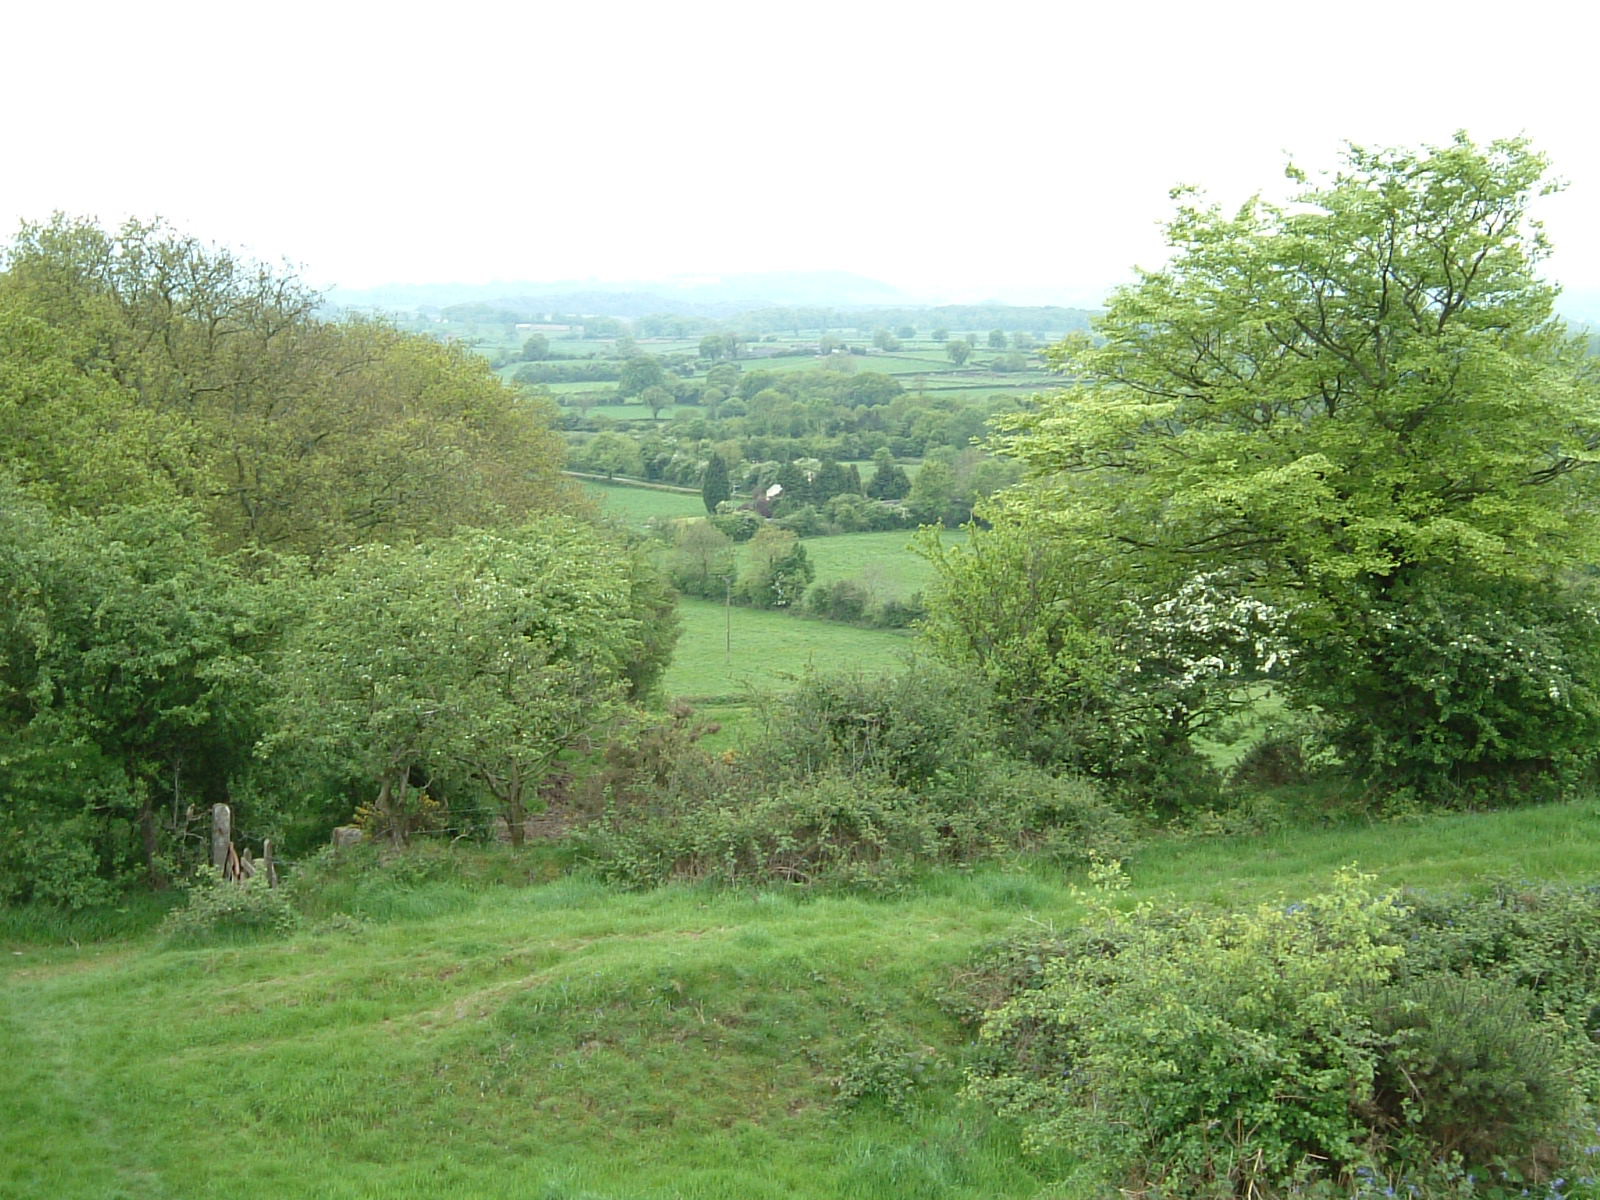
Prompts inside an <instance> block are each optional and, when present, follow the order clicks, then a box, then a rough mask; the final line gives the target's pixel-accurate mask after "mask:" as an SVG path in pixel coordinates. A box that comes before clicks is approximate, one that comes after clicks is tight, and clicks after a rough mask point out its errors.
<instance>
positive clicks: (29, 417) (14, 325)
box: [0, 308, 182, 512]
mask: <svg viewBox="0 0 1600 1200" xmlns="http://www.w3.org/2000/svg"><path fill="white" fill-rule="evenodd" d="M181 438H182V430H181V428H180V427H179V426H178V425H177V423H176V422H173V421H169V420H164V419H163V418H162V417H161V416H160V415H158V414H156V413H153V412H151V411H149V410H147V409H142V408H141V407H140V406H139V404H138V400H137V397H136V396H135V395H134V393H133V392H132V391H131V390H129V389H128V388H126V387H124V386H122V385H121V384H120V383H118V382H117V381H116V380H115V379H113V378H111V376H110V375H109V374H107V373H106V372H104V371H103V370H98V369H94V368H90V369H87V370H86V369H83V368H82V367H81V366H80V364H79V362H78V360H77V356H75V355H74V354H73V353H72V351H71V347H70V345H69V343H68V340H67V338H65V337H64V336H63V335H62V333H61V332H60V331H59V330H56V329H53V328H51V327H50V326H49V325H47V324H46V323H45V322H43V321H41V320H39V319H38V318H36V317H31V316H27V315H25V314H23V313H20V312H16V311H13V310H10V309H4V308H0V462H4V463H5V464H7V466H8V467H9V469H10V471H11V472H12V474H13V477H14V478H15V480H16V482H17V483H19V484H20V485H21V486H22V487H23V488H24V489H25V490H27V491H28V492H30V493H31V494H33V495H35V496H38V497H40V498H42V499H45V500H47V501H49V502H50V503H51V504H52V505H53V506H55V507H57V508H66V509H76V510H77V511H80V512H99V511H101V510H103V509H105V508H106V507H107V506H109V505H113V504H128V503H137V502H140V501H155V500H162V499H170V498H173V497H174V496H175V494H176V489H175V488H174V487H173V483H172V480H171V478H170V477H169V476H167V475H166V474H164V473H162V472H160V471H159V470H157V469H156V467H155V464H156V463H158V462H159V461H161V459H162V457H163V455H164V454H169V453H181V452H182V441H181Z"/></svg>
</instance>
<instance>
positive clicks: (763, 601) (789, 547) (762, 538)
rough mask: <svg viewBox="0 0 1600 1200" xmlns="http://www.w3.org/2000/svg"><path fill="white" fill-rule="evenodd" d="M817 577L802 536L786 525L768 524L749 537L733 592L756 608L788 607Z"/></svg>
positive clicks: (799, 599) (801, 595)
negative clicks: (741, 568)
mask: <svg viewBox="0 0 1600 1200" xmlns="http://www.w3.org/2000/svg"><path fill="white" fill-rule="evenodd" d="M814 578H816V568H815V567H813V566H812V565H811V561H810V560H809V559H808V558H807V557H806V548H805V547H804V546H803V545H801V543H800V539H799V538H798V537H796V536H795V534H794V533H792V532H791V531H789V530H787V529H779V528H777V527H775V526H772V525H766V526H763V527H762V528H761V529H759V530H758V531H757V532H756V534H755V536H754V537H752V538H751V539H750V546H749V550H748V551H747V552H746V555H745V562H744V569H743V570H742V571H741V572H740V573H739V578H738V580H737V581H736V582H735V583H734V585H733V587H734V594H735V595H736V596H738V597H739V598H740V599H741V600H743V601H744V602H746V603H747V604H753V605H755V607H757V608H789V607H792V606H794V605H798V604H799V603H800V602H801V600H802V599H803V598H804V597H805V592H806V588H807V586H809V584H810V583H811V581H812V580H813V579H814Z"/></svg>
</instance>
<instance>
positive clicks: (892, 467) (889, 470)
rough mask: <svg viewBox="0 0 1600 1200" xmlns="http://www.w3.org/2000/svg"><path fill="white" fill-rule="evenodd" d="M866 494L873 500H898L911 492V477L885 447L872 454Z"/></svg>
mask: <svg viewBox="0 0 1600 1200" xmlns="http://www.w3.org/2000/svg"><path fill="white" fill-rule="evenodd" d="M866 494H867V496H868V498H870V499H873V500H900V499H903V498H905V497H906V496H908V495H910V494H911V477H910V476H909V475H907V474H906V472H905V468H904V467H902V466H900V465H899V464H898V463H896V462H895V461H894V456H893V455H891V454H890V453H889V451H888V450H887V449H879V450H878V451H877V452H876V453H875V454H873V456H872V478H871V479H869V480H867V492H866Z"/></svg>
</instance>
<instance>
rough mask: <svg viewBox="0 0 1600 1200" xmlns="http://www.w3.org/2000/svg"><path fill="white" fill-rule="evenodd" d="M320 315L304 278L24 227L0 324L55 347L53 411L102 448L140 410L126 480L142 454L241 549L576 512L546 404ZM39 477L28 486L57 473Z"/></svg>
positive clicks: (454, 352)
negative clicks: (39, 329)
mask: <svg viewBox="0 0 1600 1200" xmlns="http://www.w3.org/2000/svg"><path fill="white" fill-rule="evenodd" d="M319 304H320V298H319V297H318V296H317V295H316V293H314V292H312V291H311V290H310V289H308V288H306V287H305V286H304V285H302V284H301V283H299V282H298V281H296V280H294V279H292V278H283V277H281V276H279V275H277V274H275V273H274V272H272V271H270V270H268V269H267V268H265V267H262V266H259V265H257V264H252V263H248V262H244V261H241V260H239V259H237V258H235V257H234V256H233V255H231V254H230V253H229V252H227V251H226V250H220V249H215V248H212V247H209V246H206V245H204V244H202V243H200V242H198V241H197V240H196V239H194V238H189V237H184V236H181V235H179V234H177V233H175V232H173V231H172V230H170V229H168V228H166V227H165V226H163V225H160V224H150V223H141V222H129V223H128V224H127V225H125V226H124V227H123V228H122V229H121V230H119V231H118V232H116V233H114V234H110V233H106V232H105V231H103V230H101V229H100V228H99V227H98V226H95V225H93V224H90V223H85V222H75V221H71V220H68V219H66V218H57V219H56V220H55V221H53V222H51V223H49V224H46V225H35V226H25V227H24V228H23V230H22V231H21V232H20V233H19V234H18V235H17V237H16V238H15V239H14V240H13V242H12V243H11V244H10V246H9V247H7V249H6V252H5V270H4V271H3V272H0V309H5V310H9V311H10V312H11V313H14V314H18V315H19V318H20V319H21V320H23V321H24V323H25V322H26V321H27V320H29V319H31V320H32V321H37V322H41V323H42V324H43V325H44V326H46V327H48V329H49V330H50V331H51V336H52V337H53V338H54V340H55V344H56V347H57V349H56V351H52V352H51V353H52V354H54V365H52V366H50V367H48V371H50V372H54V373H55V375H56V376H57V378H56V379H55V381H54V382H52V383H51V385H50V393H51V394H53V395H55V396H56V397H57V398H56V399H55V400H53V401H51V403H50V405H49V407H55V408H56V409H57V414H56V415H58V416H60V417H62V418H68V417H70V418H71V420H73V421H74V422H75V424H76V425H77V426H78V427H79V428H80V429H81V430H82V431H84V432H91V433H92V431H93V429H94V427H95V426H96V425H97V424H99V425H104V423H105V421H106V420H107V419H108V418H109V417H110V416H111V415H113V410H115V409H121V410H125V412H126V415H127V416H129V417H130V418H131V419H129V420H126V421H124V420H122V419H121V416H122V414H117V415H118V420H117V424H116V427H115V433H114V435H113V436H107V437H106V438H105V439H104V444H103V446H102V447H101V448H100V449H99V450H98V451H97V455H96V457H103V458H104V460H105V463H104V465H105V467H106V468H107V474H108V476H110V477H112V478H115V477H116V475H117V474H118V473H119V472H120V473H121V474H122V475H123V477H126V475H127V471H128V464H127V462H126V456H127V455H129V454H137V455H140V456H143V458H144V461H143V463H142V466H143V468H144V471H145V473H146V474H147V475H149V476H151V477H153V478H155V479H158V480H160V481H161V487H163V488H164V489H165V490H167V491H168V492H175V493H176V494H177V495H179V496H181V497H185V498H187V499H189V500H191V501H193V502H194V503H196V504H197V505H199V506H200V508H201V509H202V511H203V512H204V515H205V516H206V518H207V523H208V525H209V529H210V532H211V534H212V536H213V537H214V538H215V540H216V541H217V543H218V544H219V545H220V546H222V547H223V548H226V549H236V548H240V549H242V548H248V549H250V550H252V551H260V550H264V549H270V550H289V551H294V552H297V553H302V554H305V555H307V556H308V557H311V558H313V559H316V558H320V557H322V556H324V555H326V554H328V553H331V552H333V551H336V550H337V549H338V548H341V547H343V546H348V545H351V544H352V543H355V542H361V541H366V540H371V539H375V538H393V539H399V540H406V539H411V538H416V537H421V536H427V535H429V534H436V533H442V532H446V531H448V530H451V529H454V528H457V527H459V526H461V525H464V524H481V523H502V522H515V521H518V520H521V519H525V518H526V517H527V516H528V515H529V514H531V513H533V512H537V511H540V510H542V509H544V508H547V507H557V506H561V505H565V504H567V503H569V501H570V493H569V491H568V488H567V485H566V484H565V483H564V482H563V481H562V479H561V476H560V467H561V464H562V458H563V448H562V445H561V443H560V441H559V439H558V438H556V437H555V435H554V434H553V433H552V432H551V430H550V428H549V424H550V411H549V409H548V407H547V406H545V405H542V404H540V403H537V402H533V401H529V400H527V399H525V398H522V397H519V396H518V395H517V394H515V393H514V392H512V391H511V390H510V389H507V388H505V387H503V386H502V385H501V384H500V382H499V381H498V380H497V379H496V378H495V377H494V375H493V374H492V373H491V371H490V370H489V367H488V365H487V363H486V362H484V360H483V359H482V358H481V357H480V356H478V355H476V354H473V353H472V352H471V351H470V350H468V349H466V348H464V347H462V346H460V345H456V344H446V343H442V342H439V341H436V340H434V339H432V338H427V337H421V336H417V335H412V334H405V333H401V332H399V331H397V330H395V329H393V328H391V327H388V326H386V325H382V324H379V323H375V322H361V321H348V322H339V323H330V322H326V321H323V320H320V319H319V318H318V317H317V315H316V313H317V308H318V306H319ZM30 338H33V335H30ZM7 340H8V342H9V341H10V339H7ZM34 340H35V341H37V339H36V338H35V339H34ZM39 353H40V350H39V349H38V346H37V345H35V348H34V349H32V350H29V349H26V347H25V346H12V345H8V346H7V348H6V349H5V350H0V362H6V361H10V362H12V363H14V364H15V363H17V362H19V360H21V359H23V358H28V359H29V360H30V361H31V362H32V365H31V366H26V367H24V368H23V371H22V373H23V374H24V375H26V374H33V375H35V376H37V373H38V372H39V371H40V370H42V369H45V368H44V367H43V365H42V363H41V362H40V360H39V358H38V355H39ZM68 368H70V370H69V369H68ZM63 371H67V373H68V374H69V375H70V374H72V373H76V376H77V378H76V379H75V380H69V379H68V378H67V377H66V376H64V375H63V374H62V372H63ZM6 373H7V368H5V367H4V366H0V376H3V375H5V374H6ZM4 387H5V384H4V382H3V380H0V388H4ZM90 395H93V396H94V397H95V398H96V399H95V404H96V405H97V406H98V407H99V409H100V412H99V415H97V416H91V415H89V413H88V411H87V409H85V408H84V407H83V405H84V404H85V403H86V401H87V398H88V397H89V396H90ZM72 396H77V397H78V399H77V400H75V401H73V404H74V405H75V406H77V408H78V411H77V413H75V414H68V413H66V412H65V411H63V410H62V407H61V406H62V404H63V403H64V402H65V401H66V400H67V398H68V397H72ZM27 407H28V408H30V409H31V410H32V411H33V412H35V413H38V412H42V411H43V409H44V407H46V406H45V405H41V404H40V403H39V402H38V401H37V400H35V401H30V403H29V405H28V406H27ZM107 432H108V434H109V433H111V431H110V430H109V429H108V430H107ZM115 455H122V456H123V458H124V462H123V464H121V465H118V464H117V463H115V462H114V461H113V457H114V456H115ZM36 462H37V464H38V465H37V467H36V468H33V469H30V472H28V473H32V471H33V470H40V471H46V470H50V469H53V468H50V467H49V466H48V464H47V463H46V462H45V461H44V459H43V458H38V459H36ZM133 494H135V495H138V494H150V489H149V488H148V487H146V488H137V487H135V488H134V491H133Z"/></svg>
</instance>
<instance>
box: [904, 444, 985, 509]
mask: <svg viewBox="0 0 1600 1200" xmlns="http://www.w3.org/2000/svg"><path fill="white" fill-rule="evenodd" d="M961 499H962V498H961V495H960V489H959V488H958V487H957V485H956V473H955V468H954V467H952V466H951V465H950V463H949V462H948V461H946V460H944V459H939V458H932V457H930V458H928V459H926V460H925V461H924V462H923V464H922V469H921V470H920V471H918V472H917V477H916V478H915V479H914V480H912V481H911V491H910V492H908V493H907V495H906V507H907V508H908V509H909V510H910V511H911V515H912V517H913V518H914V519H915V520H916V521H917V523H918V524H921V525H951V526H955V525H959V524H961V522H962V521H963V520H965V519H966V517H967V516H968V515H970V514H971V505H970V504H963V503H962V502H961Z"/></svg>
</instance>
